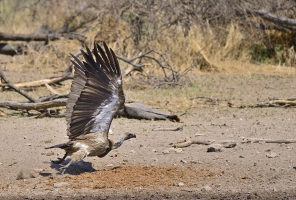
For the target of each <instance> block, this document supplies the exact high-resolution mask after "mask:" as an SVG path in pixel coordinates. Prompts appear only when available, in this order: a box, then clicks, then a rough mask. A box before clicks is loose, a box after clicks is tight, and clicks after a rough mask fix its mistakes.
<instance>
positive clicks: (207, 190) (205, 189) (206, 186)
mask: <svg viewBox="0 0 296 200" xmlns="http://www.w3.org/2000/svg"><path fill="white" fill-rule="evenodd" d="M201 190H203V191H206V192H209V191H211V190H212V188H211V187H210V186H208V185H205V186H204V187H203V188H202V189H201Z"/></svg>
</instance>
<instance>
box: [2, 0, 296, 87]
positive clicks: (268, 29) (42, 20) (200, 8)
mask: <svg viewBox="0 0 296 200" xmlns="http://www.w3.org/2000/svg"><path fill="white" fill-rule="evenodd" d="M253 10H266V11H268V12H271V13H273V14H275V15H278V16H283V17H287V18H291V19H293V18H295V13H296V4H295V1H293V0H279V1H273V0H263V1H260V2H258V1H255V0H244V1H241V0H234V1H233V0H181V1H179V0H164V1H163V0H142V1H136V0H121V1H117V0H84V1H79V0H74V1H73V0H63V1H58V0H20V1H18V0H13V1H11V0H1V1H0V31H1V32H5V33H19V34H32V33H36V34H39V33H42V34H50V33H73V32H75V33H77V34H82V35H85V36H86V40H85V43H81V42H79V41H76V40H69V39H61V40H57V41H50V42H49V43H48V44H46V45H45V46H44V47H43V48H42V49H39V50H34V49H33V48H31V49H30V48H29V51H28V52H26V55H19V56H15V58H9V59H10V60H9V59H8V60H9V61H7V62H6V60H7V59H4V58H3V59H2V64H3V63H5V65H2V68H4V70H18V71H26V72H28V71H32V72H34V71H36V70H38V72H40V73H48V72H51V73H61V72H62V71H64V70H65V69H66V68H67V66H68V65H69V63H70V61H69V59H70V56H69V54H70V53H72V54H74V53H75V52H77V51H78V50H79V49H80V48H84V44H87V45H92V43H93V42H94V41H97V42H99V43H101V42H103V41H104V42H106V43H107V44H108V45H109V46H110V47H111V48H112V49H113V50H114V51H115V53H116V54H117V55H120V56H123V57H126V58H132V57H135V56H138V55H141V54H144V53H145V52H148V51H151V50H152V52H151V53H149V55H150V57H153V58H154V59H151V58H149V57H143V58H140V59H137V60H135V61H134V62H133V63H134V64H139V66H140V68H138V69H136V70H134V71H133V72H132V73H131V74H130V75H129V76H127V77H126V82H128V81H129V80H130V82H132V83H133V84H135V83H136V84H138V85H147V83H148V84H150V85H151V84H152V85H153V86H154V87H159V86H162V85H177V84H180V83H182V81H184V77H189V76H188V75H195V74H198V73H202V72H213V73H216V72H222V73H253V72H260V73H261V72H262V73H270V72H279V71H281V72H287V73H289V74H291V73H294V69H295V62H296V57H295V50H294V45H295V43H296V41H295V38H296V37H295V33H294V29H293V28H288V29H287V28H286V29H285V28H282V27H280V26H277V25H274V24H273V23H271V22H268V21H266V20H264V19H262V18H260V17H259V16H257V15H254V14H253V13H252V12H251V11H253ZM30 43H32V42H28V43H27V45H28V46H29V47H30ZM121 66H122V68H123V69H127V68H128V67H129V64H128V63H125V62H122V63H121ZM186 80H188V79H186Z"/></svg>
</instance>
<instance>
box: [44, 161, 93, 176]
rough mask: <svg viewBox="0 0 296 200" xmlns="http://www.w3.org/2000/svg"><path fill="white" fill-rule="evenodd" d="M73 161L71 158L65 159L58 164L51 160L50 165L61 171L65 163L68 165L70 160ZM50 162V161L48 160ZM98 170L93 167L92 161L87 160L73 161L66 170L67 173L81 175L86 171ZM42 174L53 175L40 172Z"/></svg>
mask: <svg viewBox="0 0 296 200" xmlns="http://www.w3.org/2000/svg"><path fill="white" fill-rule="evenodd" d="M70 161H71V159H67V160H64V162H62V163H60V164H56V163H53V162H50V167H51V168H52V169H54V170H56V171H57V172H60V168H61V167H63V166H64V165H67V164H68V163H69V162H70ZM47 163H48V162H47ZM94 171H96V170H95V169H94V168H93V167H92V163H91V162H85V161H83V160H81V161H79V162H76V163H73V164H71V165H70V166H69V167H68V168H67V169H66V171H65V174H70V175H79V174H82V173H85V172H94ZM40 175H41V176H51V175H52V174H51V173H42V172H41V173H40Z"/></svg>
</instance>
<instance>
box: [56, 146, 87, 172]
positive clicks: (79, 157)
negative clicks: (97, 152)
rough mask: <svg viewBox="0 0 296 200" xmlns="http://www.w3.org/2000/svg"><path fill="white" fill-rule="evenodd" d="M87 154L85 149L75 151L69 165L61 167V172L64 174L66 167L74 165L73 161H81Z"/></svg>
mask: <svg viewBox="0 0 296 200" xmlns="http://www.w3.org/2000/svg"><path fill="white" fill-rule="evenodd" d="M86 156H87V152H84V151H77V152H75V153H72V155H71V158H72V159H71V161H70V162H69V163H68V164H67V165H64V166H62V167H61V168H60V169H61V174H64V173H65V171H66V169H67V168H68V167H69V166H70V165H72V164H73V163H75V162H77V161H80V160H82V159H83V158H85V157H86Z"/></svg>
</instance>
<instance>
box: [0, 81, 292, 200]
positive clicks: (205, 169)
mask: <svg viewBox="0 0 296 200" xmlns="http://www.w3.org/2000/svg"><path fill="white" fill-rule="evenodd" d="M258 77H260V78H254V77H251V76H250V77H248V76H236V77H235V78H233V76H227V75H224V76H223V78H219V81H216V82H215V83H213V84H212V85H211V87H213V90H214V89H217V88H218V89H220V90H221V91H222V93H221V94H223V91H225V93H226V92H227V91H231V92H232V94H234V95H233V96H235V97H236V99H230V100H233V101H234V102H237V103H239V104H249V103H256V102H257V100H258V96H259V97H260V100H268V98H270V97H278V98H289V97H295V94H296V79H295V78H294V77H286V76H283V77H282V76H258ZM210 78H212V77H211V75H207V76H204V77H201V78H200V79H199V80H200V82H199V83H198V84H197V85H200V87H201V88H202V87H203V85H204V84H205V83H207V81H206V80H208V79H210ZM196 90H198V88H197V89H196ZM208 91H209V90H208ZM204 94H205V95H206V94H207V93H206V91H205V93H204ZM1 95H8V93H2V94H1ZM179 95H180V98H181V97H182V96H183V95H186V94H185V93H184V94H182V93H180V94H179ZM227 95H228V94H227ZM207 96H211V95H207ZM1 99H2V100H3V99H5V97H4V96H2V97H1ZM191 103H192V105H191V109H187V110H185V111H186V113H185V114H183V115H182V116H181V117H180V118H181V122H180V123H173V122H170V121H148V120H137V119H126V118H117V119H115V120H114V121H113V124H112V134H110V137H111V138H116V137H117V136H118V135H119V134H120V133H121V132H133V133H135V134H137V138H136V139H131V140H129V141H126V142H125V143H124V144H123V146H122V147H121V148H119V149H118V150H116V151H113V152H110V154H109V155H107V156H106V157H104V158H94V157H90V158H86V159H85V160H84V161H82V162H79V163H76V164H75V165H73V166H71V167H70V168H69V170H68V171H67V172H66V174H65V175H59V174H58V169H59V165H57V164H53V163H51V162H50V161H51V160H55V159H56V158H57V157H61V156H63V151H60V150H56V149H53V150H45V149H44V147H47V146H50V145H53V144H57V143H61V142H64V141H67V139H66V137H65V135H66V131H65V130H66V121H65V119H64V118H41V119H35V118H34V116H33V117H28V116H25V117H22V116H20V115H19V114H18V113H19V111H17V112H12V113H10V111H9V110H6V109H4V108H0V110H2V111H3V112H5V113H9V115H8V116H6V117H0V132H1V134H0V150H1V153H0V177H1V179H0V199H296V168H295V166H296V156H295V152H296V144H295V143H290V144H276V143H242V142H243V139H244V138H264V139H296V134H295V127H296V124H295V123H296V121H295V119H296V114H295V113H296V112H295V111H296V109H295V108H292V107H289V108H229V107H228V106H226V105H223V104H222V103H221V104H218V105H210V104H207V103H206V102H203V103H201V102H200V101H197V100H194V99H192V102H191ZM197 104H198V105H197ZM155 106H157V105H156V104H155ZM179 114H181V112H179ZM159 127H162V128H174V127H183V130H179V131H154V130H153V129H155V128H159ZM185 137H191V138H192V139H200V140H209V141H212V142H213V141H221V140H235V141H236V142H237V145H236V146H235V147H233V148H222V151H221V152H207V149H208V146H206V145H197V144H192V145H191V146H189V147H186V148H183V149H174V148H172V143H175V142H177V141H178V140H180V139H184V138H185ZM68 161H69V160H67V162H68Z"/></svg>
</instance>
